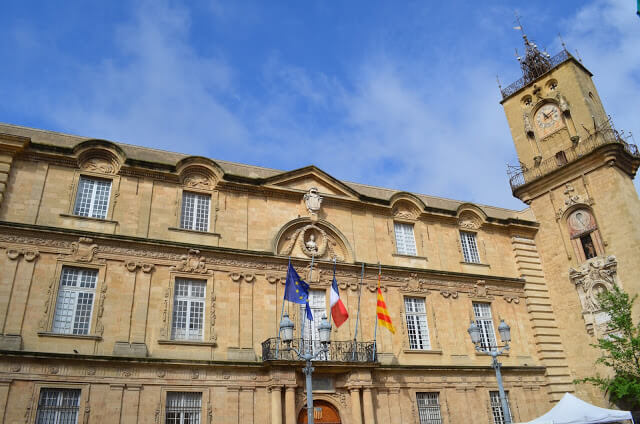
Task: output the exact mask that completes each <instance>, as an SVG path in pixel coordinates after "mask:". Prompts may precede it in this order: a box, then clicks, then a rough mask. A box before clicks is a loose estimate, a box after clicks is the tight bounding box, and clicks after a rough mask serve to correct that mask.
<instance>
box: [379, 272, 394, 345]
mask: <svg viewBox="0 0 640 424" xmlns="http://www.w3.org/2000/svg"><path fill="white" fill-rule="evenodd" d="M376 314H377V315H378V324H380V325H381V326H383V327H385V328H386V329H387V330H389V331H391V332H392V333H393V334H396V329H395V327H394V326H393V324H392V323H391V317H390V316H389V311H387V304H386V303H385V302H384V297H382V290H381V289H380V275H378V304H377V306H376Z"/></svg>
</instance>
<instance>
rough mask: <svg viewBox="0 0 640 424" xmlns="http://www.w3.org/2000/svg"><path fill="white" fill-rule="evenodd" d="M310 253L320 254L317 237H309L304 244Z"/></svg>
mask: <svg viewBox="0 0 640 424" xmlns="http://www.w3.org/2000/svg"><path fill="white" fill-rule="evenodd" d="M304 245H305V246H306V247H307V250H308V251H309V252H314V253H318V245H317V244H316V236H315V235H314V234H311V235H309V240H308V241H307V242H306V243H305V244H304Z"/></svg>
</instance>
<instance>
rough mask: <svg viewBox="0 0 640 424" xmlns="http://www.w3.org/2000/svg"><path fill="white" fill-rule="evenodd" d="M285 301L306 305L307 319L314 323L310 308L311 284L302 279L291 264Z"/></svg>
mask: <svg viewBox="0 0 640 424" xmlns="http://www.w3.org/2000/svg"><path fill="white" fill-rule="evenodd" d="M284 300H288V301H289V302H293V303H300V304H306V305H307V306H306V312H307V319H308V320H309V321H313V314H311V307H310V306H309V284H307V283H305V282H304V281H303V280H302V278H300V276H299V275H298V273H297V272H296V270H295V269H294V268H293V265H291V264H289V269H288V270H287V281H286V283H285V285H284Z"/></svg>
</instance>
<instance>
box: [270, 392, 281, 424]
mask: <svg viewBox="0 0 640 424" xmlns="http://www.w3.org/2000/svg"><path fill="white" fill-rule="evenodd" d="M271 424H282V387H280V386H272V387H271Z"/></svg>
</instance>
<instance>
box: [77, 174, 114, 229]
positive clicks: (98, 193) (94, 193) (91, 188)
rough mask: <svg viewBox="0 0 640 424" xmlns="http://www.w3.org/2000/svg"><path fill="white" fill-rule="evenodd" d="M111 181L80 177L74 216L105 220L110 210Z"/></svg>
mask: <svg viewBox="0 0 640 424" xmlns="http://www.w3.org/2000/svg"><path fill="white" fill-rule="evenodd" d="M110 194H111V180H101V179H98V178H88V177H85V176H81V177H80V181H79V182H78V192H77V193H76V204H75V207H74V208H73V213H74V215H80V216H88V217H91V218H100V219H105V218H106V217H107V211H108V209H109V195H110Z"/></svg>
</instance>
